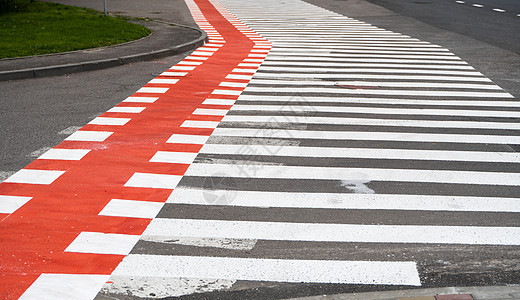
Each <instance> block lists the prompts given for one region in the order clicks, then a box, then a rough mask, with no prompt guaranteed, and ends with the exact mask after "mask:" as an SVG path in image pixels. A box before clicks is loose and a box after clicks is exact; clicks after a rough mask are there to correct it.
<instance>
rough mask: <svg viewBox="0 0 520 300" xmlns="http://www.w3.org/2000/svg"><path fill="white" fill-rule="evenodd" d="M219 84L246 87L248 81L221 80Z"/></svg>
mask: <svg viewBox="0 0 520 300" xmlns="http://www.w3.org/2000/svg"><path fill="white" fill-rule="evenodd" d="M219 86H227V87H246V86H247V83H243V82H221V83H220V84H219Z"/></svg>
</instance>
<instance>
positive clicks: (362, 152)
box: [199, 144, 520, 163]
mask: <svg viewBox="0 0 520 300" xmlns="http://www.w3.org/2000/svg"><path fill="white" fill-rule="evenodd" d="M244 147H247V149H248V152H247V153H244V151H243V150H244ZM199 153H205V154H225V155H237V156H243V155H255V156H256V155H261V156H289V157H329V158H361V159H404V160H437V161H473V162H503V163H520V153H516V152H480V151H449V150H411V149H382V148H378V149H376V148H336V147H301V146H270V145H251V144H248V145H246V146H244V145H230V144H206V145H204V146H203V147H202V149H201V150H200V151H199Z"/></svg>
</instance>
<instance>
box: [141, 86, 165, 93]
mask: <svg viewBox="0 0 520 300" xmlns="http://www.w3.org/2000/svg"><path fill="white" fill-rule="evenodd" d="M168 90H169V88H153V87H142V88H140V89H139V90H137V92H136V93H155V94H164V93H166V91H168Z"/></svg>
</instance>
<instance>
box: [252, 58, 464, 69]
mask: <svg viewBox="0 0 520 300" xmlns="http://www.w3.org/2000/svg"><path fill="white" fill-rule="evenodd" d="M268 66H305V67H307V68H308V69H309V71H310V70H312V69H311V68H309V67H341V68H357V67H366V68H379V67H381V68H385V67H394V68H407V69H452V70H474V68H473V67H472V66H469V65H457V64H453V65H445V64H437V63H432V64H421V65H414V64H403V63H397V62H396V63H392V62H387V63H370V62H365V63H328V62H312V61H310V62H294V61H267V60H266V61H264V63H263V64H262V65H261V66H260V70H262V69H263V67H268Z"/></svg>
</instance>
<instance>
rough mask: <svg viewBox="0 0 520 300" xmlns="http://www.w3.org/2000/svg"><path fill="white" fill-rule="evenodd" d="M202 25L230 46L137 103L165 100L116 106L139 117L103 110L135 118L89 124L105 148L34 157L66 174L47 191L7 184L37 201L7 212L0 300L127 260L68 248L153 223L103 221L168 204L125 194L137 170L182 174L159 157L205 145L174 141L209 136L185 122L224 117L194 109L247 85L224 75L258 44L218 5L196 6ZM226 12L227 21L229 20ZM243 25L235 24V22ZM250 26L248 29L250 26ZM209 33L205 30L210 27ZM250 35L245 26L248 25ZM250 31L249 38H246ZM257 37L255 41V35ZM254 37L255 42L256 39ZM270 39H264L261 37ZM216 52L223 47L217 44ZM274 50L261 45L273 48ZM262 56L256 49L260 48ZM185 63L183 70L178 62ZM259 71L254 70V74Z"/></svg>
mask: <svg viewBox="0 0 520 300" xmlns="http://www.w3.org/2000/svg"><path fill="white" fill-rule="evenodd" d="M188 4H189V6H190V8H191V9H192V12H193V13H194V17H195V19H196V21H198V22H200V23H202V24H205V25H206V24H207V23H209V25H210V26H212V28H214V29H215V30H217V31H218V36H222V38H223V40H225V43H224V42H223V41H222V40H221V39H218V38H217V39H215V38H210V45H207V46H205V47H212V48H215V49H218V50H217V51H214V52H213V54H212V55H211V56H208V59H207V60H191V59H187V60H186V61H190V62H191V61H197V62H202V64H201V65H190V66H192V67H194V69H193V70H190V71H180V70H175V68H173V70H170V71H171V72H187V73H188V75H187V76H173V77H172V76H159V77H158V78H178V79H180V80H179V81H178V82H177V83H175V84H153V83H149V84H146V85H145V87H163V88H169V90H168V91H167V92H166V93H142V92H139V93H135V94H134V95H133V96H134V97H158V99H157V100H156V101H155V102H154V103H131V102H122V103H120V104H119V105H117V107H145V109H144V110H143V111H142V112H140V113H117V112H106V113H104V114H103V115H101V117H107V118H130V119H131V120H130V121H129V122H128V123H126V124H125V125H123V126H110V125H85V126H84V127H83V128H82V129H81V131H109V132H113V134H112V135H111V136H110V137H108V138H107V139H106V140H105V141H104V142H84V141H63V142H62V143H61V144H60V145H58V146H57V147H56V148H62V149H92V151H90V153H88V154H87V155H86V156H85V157H84V158H83V159H81V160H79V161H62V160H36V161H34V162H33V163H31V164H30V165H28V166H27V167H26V168H27V169H36V170H60V171H65V173H64V174H63V175H62V176H60V177H59V178H58V179H57V180H55V181H54V182H53V183H52V184H50V185H35V184H20V183H6V182H4V183H1V184H0V195H12V196H30V197H33V199H32V200H30V201H29V202H28V203H26V204H25V205H24V206H22V207H21V208H20V209H18V210H17V211H15V212H14V213H12V214H10V215H1V216H0V220H2V221H1V222H0V224H1V227H0V270H1V271H0V276H1V277H0V298H2V299H16V298H18V297H19V296H21V295H22V294H23V292H24V291H25V290H26V289H27V288H28V287H29V286H30V285H31V284H32V283H33V282H34V281H35V280H36V278H37V277H38V276H39V275H40V274H42V273H63V274H110V273H111V272H112V271H113V270H114V268H115V267H116V266H117V265H118V263H119V262H120V261H121V260H122V258H123V257H124V256H122V255H106V254H88V253H70V252H64V250H65V249H66V248H67V247H68V246H69V245H70V244H71V243H72V241H74V239H75V238H76V237H77V236H78V235H79V234H80V233H81V232H83V231H89V232H103V233H119V234H132V235H139V234H141V233H142V232H143V231H144V230H145V228H146V226H147V225H148V224H149V222H150V220H149V219H139V218H123V217H107V216H99V215H98V213H99V212H100V211H101V210H102V209H103V208H104V207H105V205H106V204H107V203H108V202H109V201H110V200H111V199H128V200H140V201H155V202H165V201H166V200H167V198H168V196H169V194H170V193H171V189H156V188H134V187H124V184H125V183H126V182H127V181H128V179H129V178H130V177H132V175H133V174H134V173H136V172H139V173H156V174H168V175H183V174H184V172H185V171H186V169H187V168H188V166H189V165H187V164H169V163H150V162H149V160H150V158H152V156H153V155H154V154H155V153H156V152H157V151H178V152H192V153H196V152H198V151H199V150H200V148H201V146H200V145H191V144H190V145H189V144H168V143H166V141H167V140H168V138H169V137H170V136H171V135H172V134H174V133H175V134H195V135H206V136H209V135H210V134H211V133H212V129H197V128H184V127H180V126H181V124H182V123H183V122H184V121H185V120H204V121H217V122H218V121H220V120H221V119H222V117H220V116H204V115H192V112H193V111H194V110H195V109H197V108H219V109H229V108H230V107H231V106H229V105H207V104H206V105H203V104H202V102H203V101H204V100H205V99H206V98H218V99H232V100H236V99H237V97H238V96H236V95H212V92H213V91H214V90H216V89H220V90H233V91H242V90H243V88H232V87H221V86H219V84H220V83H221V82H223V81H227V82H248V81H247V80H229V79H226V78H225V77H226V76H227V75H228V74H230V73H232V71H233V69H235V68H237V66H238V64H240V63H242V62H243V60H244V59H246V58H247V57H248V55H249V54H250V53H251V50H252V49H253V46H255V42H253V41H252V40H251V39H250V38H249V37H247V36H245V35H244V33H247V34H248V35H250V34H249V32H251V30H250V29H242V28H241V29H240V30H238V29H237V28H236V27H235V26H234V25H232V24H231V23H230V22H229V20H228V19H226V17H227V18H230V19H232V20H233V22H234V23H235V22H236V20H237V19H236V18H234V17H233V16H232V15H230V14H229V13H227V12H226V10H225V8H224V7H223V6H221V5H220V4H219V3H218V2H216V1H208V0H195V1H194V4H196V6H198V8H199V9H200V11H201V12H202V14H203V16H201V15H200V14H199V13H197V12H196V9H197V8H196V7H195V6H194V5H193V3H188ZM223 14H224V15H226V17H224V16H223ZM235 24H236V23H235ZM243 26H244V25H241V27H243ZM206 28H207V27H206ZM244 28H245V27H244ZM241 31H242V32H244V33H242V32H241ZM251 36H253V35H251ZM253 38H254V39H255V40H256V39H257V38H256V35H255V36H253ZM264 41H265V40H264ZM216 45H222V46H221V47H217V46H216ZM269 48H270V47H269V46H262V49H266V50H268V49H269ZM255 49H258V47H257V48H255ZM179 65H181V66H185V64H182V62H181V63H179ZM247 69H251V70H255V69H256V68H250V67H249V68H247Z"/></svg>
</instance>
